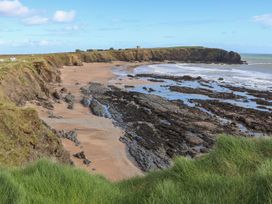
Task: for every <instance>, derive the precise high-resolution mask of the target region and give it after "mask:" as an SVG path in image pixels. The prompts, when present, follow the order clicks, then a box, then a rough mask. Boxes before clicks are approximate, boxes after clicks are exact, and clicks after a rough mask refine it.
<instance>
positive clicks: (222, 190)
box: [0, 136, 272, 204]
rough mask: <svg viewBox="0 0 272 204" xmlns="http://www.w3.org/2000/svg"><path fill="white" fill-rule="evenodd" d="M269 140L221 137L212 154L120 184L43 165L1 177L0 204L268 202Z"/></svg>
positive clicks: (271, 195)
mask: <svg viewBox="0 0 272 204" xmlns="http://www.w3.org/2000/svg"><path fill="white" fill-rule="evenodd" d="M271 158H272V140H271V139H246V138H234V137H230V136H221V137H220V138H219V140H218V142H217V145H216V148H215V150H214V151H212V152H211V153H210V154H208V155H206V156H204V157H201V158H199V159H197V160H190V159H186V158H183V157H180V158H177V159H176V161H175V165H174V167H172V168H171V169H169V170H164V171H158V172H152V173H149V174H148V175H146V176H145V177H140V178H134V179H130V180H127V181H123V182H119V183H110V182H109V181H107V180H106V179H104V178H102V177H99V176H93V175H90V174H88V173H87V172H84V171H82V170H78V169H76V168H73V167H69V166H63V165H59V164H56V163H52V162H50V161H47V160H41V161H38V162H37V163H34V164H32V165H30V166H27V167H25V168H17V169H5V170H2V171H1V173H0V184H1V185H0V203H1V204H2V203H3V204H4V203H23V204H24V203H35V204H39V203H45V204H50V203H58V204H62V203H63V204H66V203H69V204H70V203H71V204H73V203H75V204H77V203H78V204H84V203H91V204H92V203H95V204H96V203H121V204H122V203H124V204H125V203H126V204H127V203H141V204H142V203H148V204H160V203H162V204H167V203H173V204H176V203H186V204H187V203H192V204H193V203H207V204H211V203H226V204H229V203H231V204H232V203H252V204H253V203H254V204H255V203H257V204H258V203H260V204H263V203H272V160H271Z"/></svg>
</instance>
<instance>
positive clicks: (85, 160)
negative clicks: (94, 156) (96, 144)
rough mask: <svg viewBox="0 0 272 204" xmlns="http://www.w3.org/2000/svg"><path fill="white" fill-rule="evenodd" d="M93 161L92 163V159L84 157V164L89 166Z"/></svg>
mask: <svg viewBox="0 0 272 204" xmlns="http://www.w3.org/2000/svg"><path fill="white" fill-rule="evenodd" d="M91 163H92V162H91V161H90V160H88V159H84V160H83V164H85V165H87V166H89V165H90V164H91Z"/></svg>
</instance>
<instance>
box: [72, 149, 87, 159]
mask: <svg viewBox="0 0 272 204" xmlns="http://www.w3.org/2000/svg"><path fill="white" fill-rule="evenodd" d="M73 156H74V157H76V158H78V159H86V156H85V153H84V151H82V152H79V153H76V154H74V155H73Z"/></svg>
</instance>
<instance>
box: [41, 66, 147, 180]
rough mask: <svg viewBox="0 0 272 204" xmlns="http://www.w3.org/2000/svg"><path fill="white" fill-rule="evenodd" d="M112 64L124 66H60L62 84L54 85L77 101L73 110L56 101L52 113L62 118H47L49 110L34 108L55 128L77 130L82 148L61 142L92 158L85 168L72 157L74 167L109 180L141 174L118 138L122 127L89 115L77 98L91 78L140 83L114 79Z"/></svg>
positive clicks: (93, 79) (67, 142)
mask: <svg viewBox="0 0 272 204" xmlns="http://www.w3.org/2000/svg"><path fill="white" fill-rule="evenodd" d="M115 64H119V65H120V64H121V65H124V63H123V62H115V63H92V64H84V66H83V67H64V68H62V69H61V77H62V83H61V84H60V85H59V87H57V88H62V87H65V88H67V89H68V91H69V92H71V93H72V94H73V95H75V96H76V100H77V102H76V103H75V107H74V110H69V109H67V104H65V103H64V102H62V103H61V104H57V103H56V104H55V109H54V111H53V113H54V115H57V116H62V117H63V119H50V118H48V110H46V109H42V108H40V107H36V108H37V110H38V112H39V115H40V117H41V118H42V119H43V120H44V121H45V122H46V123H47V124H48V125H50V126H51V127H53V128H55V129H57V130H73V129H76V131H77V133H78V139H79V140H80V142H81V147H76V146H75V145H74V144H73V143H72V142H70V141H68V140H63V145H64V147H65V149H66V150H68V151H69V152H70V154H71V155H73V154H75V153H78V152H80V151H82V150H83V151H84V152H85V154H86V156H87V158H88V159H89V160H91V161H92V163H91V165H90V166H89V167H87V166H86V165H84V164H83V162H82V160H78V159H76V158H74V157H73V156H71V158H72V160H73V161H74V163H75V165H76V166H77V167H80V168H84V169H87V170H89V171H91V172H95V173H98V174H102V175H104V176H105V177H107V178H108V179H110V180H112V181H117V180H122V179H127V178H130V177H133V176H137V175H142V174H143V173H142V172H141V171H140V170H139V169H138V168H137V167H136V166H135V164H134V162H133V160H132V159H131V158H128V157H129V155H128V154H127V151H126V146H125V145H124V144H123V143H121V142H120V141H119V138H120V136H121V135H122V134H123V132H122V130H121V129H120V128H118V127H114V125H113V124H112V121H111V120H109V119H105V118H100V117H96V116H94V115H92V114H91V113H90V111H89V109H88V108H84V107H83V106H82V105H81V104H80V103H79V101H80V87H82V86H83V85H84V84H87V83H89V82H90V81H92V82H100V83H104V84H107V83H111V84H112V83H113V84H116V83H118V84H119V85H121V84H124V83H125V84H137V83H141V82H139V81H134V80H124V81H120V80H118V79H115V76H114V74H113V73H112V71H111V68H112V67H113V66H114V65H115ZM126 64H127V63H126ZM129 65H133V64H129ZM109 81H110V82H109ZM78 83H79V84H78Z"/></svg>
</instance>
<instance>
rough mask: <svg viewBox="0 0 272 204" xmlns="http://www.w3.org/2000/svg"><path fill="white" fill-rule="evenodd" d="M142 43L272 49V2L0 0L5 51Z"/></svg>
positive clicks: (0, 40)
mask: <svg viewBox="0 0 272 204" xmlns="http://www.w3.org/2000/svg"><path fill="white" fill-rule="evenodd" d="M137 45H139V46H141V47H168V46H192V45H199V46H205V47H216V48H223V49H227V50H234V51H237V52H241V53H272V1H271V0H228V1H224V0H190V1H189V0H186V1H185V0H137V1H136V0H135V1H132V0H130V1H129V0H114V1H113V0H77V1H72V0H46V1H45V0H0V54H16V53H17V54H24V53H51V52H66V51H74V50H75V49H82V50H85V49H98V48H102V49H106V48H110V47H114V48H129V47H136V46H137Z"/></svg>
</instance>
